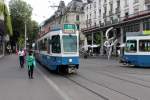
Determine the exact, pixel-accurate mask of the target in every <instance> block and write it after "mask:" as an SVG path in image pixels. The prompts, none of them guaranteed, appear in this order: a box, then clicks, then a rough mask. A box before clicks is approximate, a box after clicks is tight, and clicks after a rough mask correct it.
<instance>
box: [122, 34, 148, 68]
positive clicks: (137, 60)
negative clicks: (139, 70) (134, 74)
mask: <svg viewBox="0 0 150 100" xmlns="http://www.w3.org/2000/svg"><path fill="white" fill-rule="evenodd" d="M128 34H132V33H128ZM123 59H124V61H125V62H126V63H127V64H131V65H135V66H139V67H150V35H144V34H143V33H136V35H132V36H128V35H127V37H126V46H125V50H124V56H123Z"/></svg>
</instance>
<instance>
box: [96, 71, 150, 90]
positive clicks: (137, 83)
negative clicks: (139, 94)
mask: <svg viewBox="0 0 150 100" xmlns="http://www.w3.org/2000/svg"><path fill="white" fill-rule="evenodd" d="M94 72H96V73H99V74H101V75H105V76H108V77H111V78H115V79H118V80H121V81H125V82H128V83H132V84H136V85H138V86H142V87H145V88H150V86H148V85H144V84H141V83H139V82H135V81H131V80H127V79H125V78H121V77H119V76H116V74H115V73H112V72H111V71H104V70H103V71H98V72H97V71H94ZM108 73H109V74H108ZM110 73H111V74H110ZM114 74H115V75H114ZM122 77H128V76H122ZM129 78H131V77H129ZM132 79H135V78H132ZM137 80H140V81H143V82H146V81H144V80H141V79H137Z"/></svg>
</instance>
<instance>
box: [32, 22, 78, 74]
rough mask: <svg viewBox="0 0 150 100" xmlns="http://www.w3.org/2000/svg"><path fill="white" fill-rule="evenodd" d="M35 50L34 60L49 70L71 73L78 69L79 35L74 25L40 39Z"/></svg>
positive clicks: (66, 26)
mask: <svg viewBox="0 0 150 100" xmlns="http://www.w3.org/2000/svg"><path fill="white" fill-rule="evenodd" d="M35 49H36V50H35V56H36V59H37V60H38V61H39V62H40V63H41V64H42V65H44V66H46V67H47V68H48V69H50V70H53V71H57V72H60V71H65V72H68V73H72V72H76V70H77V69H78V68H79V34H78V31H77V30H76V26H75V25H74V24H64V25H63V28H62V29H57V30H56V29H55V30H51V31H50V32H48V33H47V34H46V35H44V36H42V37H40V38H39V39H38V40H37V42H36V45H35Z"/></svg>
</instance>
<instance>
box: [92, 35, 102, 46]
mask: <svg viewBox="0 0 150 100" xmlns="http://www.w3.org/2000/svg"><path fill="white" fill-rule="evenodd" d="M93 40H94V43H95V44H100V43H101V35H100V33H95V34H94V39H93Z"/></svg>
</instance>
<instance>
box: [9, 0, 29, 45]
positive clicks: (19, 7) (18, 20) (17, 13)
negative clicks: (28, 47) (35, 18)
mask: <svg viewBox="0 0 150 100" xmlns="http://www.w3.org/2000/svg"><path fill="white" fill-rule="evenodd" d="M9 8H10V13H11V18H12V25H13V33H14V34H13V37H12V39H13V40H14V41H15V42H16V41H20V40H19V39H21V38H20V36H22V38H23V37H24V32H25V23H26V24H27V26H28V25H29V23H30V21H31V15H32V8H31V6H30V5H29V4H27V3H26V2H25V1H23V0H11V1H10V2H9ZM27 32H29V31H28V27H27Z"/></svg>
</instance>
